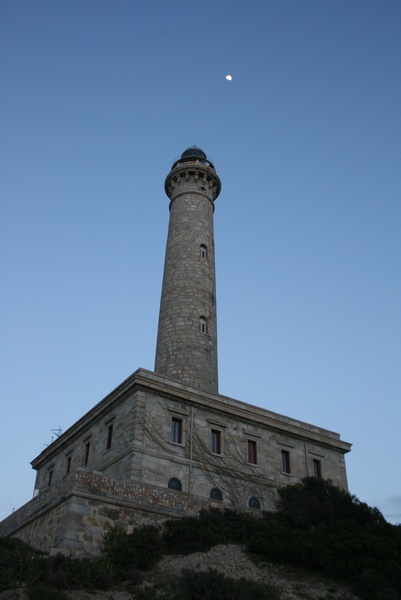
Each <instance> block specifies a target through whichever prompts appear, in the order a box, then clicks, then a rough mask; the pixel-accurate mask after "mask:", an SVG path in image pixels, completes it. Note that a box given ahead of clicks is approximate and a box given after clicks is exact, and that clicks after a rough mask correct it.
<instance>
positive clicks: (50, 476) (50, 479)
mask: <svg viewBox="0 0 401 600" xmlns="http://www.w3.org/2000/svg"><path fill="white" fill-rule="evenodd" d="M52 480H53V471H49V481H48V486H49V487H50V486H51V484H52Z"/></svg>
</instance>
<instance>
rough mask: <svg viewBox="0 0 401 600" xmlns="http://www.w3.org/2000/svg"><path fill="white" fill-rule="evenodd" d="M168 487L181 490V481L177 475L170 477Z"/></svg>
mask: <svg viewBox="0 0 401 600" xmlns="http://www.w3.org/2000/svg"><path fill="white" fill-rule="evenodd" d="M168 487H169V489H170V490H177V491H178V492H182V483H181V481H180V480H179V479H177V477H172V478H171V479H170V480H169V482H168Z"/></svg>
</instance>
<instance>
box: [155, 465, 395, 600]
mask: <svg viewBox="0 0 401 600" xmlns="http://www.w3.org/2000/svg"><path fill="white" fill-rule="evenodd" d="M278 493H279V502H278V507H277V508H278V510H277V511H276V512H267V513H264V514H263V515H262V516H261V517H254V516H253V515H250V514H248V513H236V512H233V511H229V510H226V511H225V512H224V513H222V512H220V511H218V510H211V511H203V512H202V513H201V514H200V515H199V517H187V518H185V519H182V520H180V521H169V522H167V524H166V533H165V540H166V545H167V548H168V550H169V551H170V552H172V551H174V550H175V551H176V552H180V553H183V554H188V553H191V552H195V551H199V550H201V549H203V550H207V549H208V548H210V547H211V546H214V545H216V544H219V543H239V544H243V545H245V546H246V547H247V548H248V551H249V552H250V553H251V554H252V555H253V556H254V557H257V559H259V560H262V561H275V562H280V563H284V564H285V563H287V564H291V565H295V566H300V567H306V568H309V569H313V570H317V571H320V572H321V573H323V574H325V575H328V576H330V577H332V578H337V579H341V580H344V581H348V582H349V583H350V584H351V585H352V587H353V589H354V591H355V593H356V594H357V595H359V596H360V597H361V598H363V599H364V600H397V599H399V598H400V597H401V527H399V526H393V525H390V524H389V523H387V522H386V521H385V519H384V517H383V516H382V514H381V513H380V511H379V510H378V509H377V508H371V507H369V506H368V505H367V504H365V503H364V502H360V501H359V500H358V498H356V497H355V496H352V495H351V494H349V493H348V492H345V491H344V490H340V489H339V488H337V487H336V486H334V485H333V484H332V483H331V482H330V481H325V480H322V479H316V478H314V477H309V478H306V479H304V480H303V481H302V483H299V484H296V485H291V486H287V487H283V488H281V489H280V490H279V492H278Z"/></svg>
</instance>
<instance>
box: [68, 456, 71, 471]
mask: <svg viewBox="0 0 401 600" xmlns="http://www.w3.org/2000/svg"><path fill="white" fill-rule="evenodd" d="M70 471H71V456H67V473H69V472H70Z"/></svg>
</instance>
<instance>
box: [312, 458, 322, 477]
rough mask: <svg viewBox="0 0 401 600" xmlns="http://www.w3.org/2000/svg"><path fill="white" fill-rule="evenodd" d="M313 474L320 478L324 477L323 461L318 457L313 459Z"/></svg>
mask: <svg viewBox="0 0 401 600" xmlns="http://www.w3.org/2000/svg"><path fill="white" fill-rule="evenodd" d="M313 475H314V476H315V477H317V478H318V479H321V478H322V463H321V461H320V460H317V459H316V458H314V459H313Z"/></svg>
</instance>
